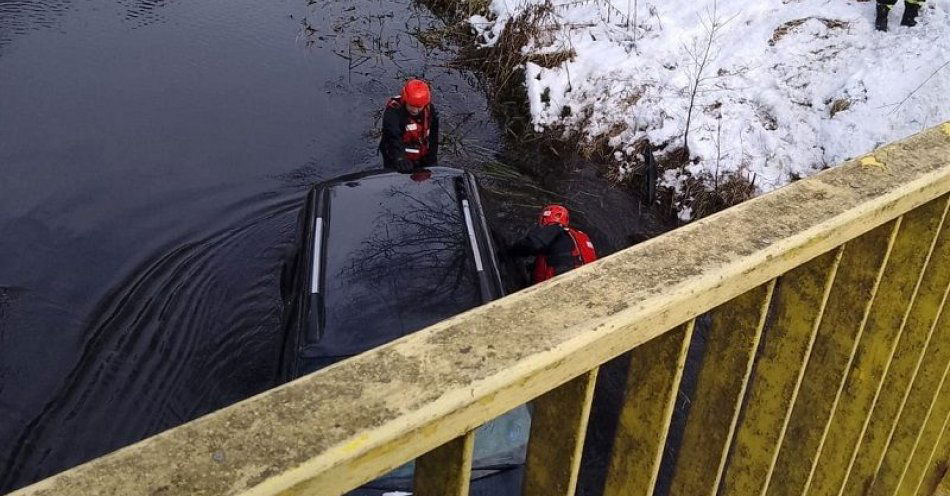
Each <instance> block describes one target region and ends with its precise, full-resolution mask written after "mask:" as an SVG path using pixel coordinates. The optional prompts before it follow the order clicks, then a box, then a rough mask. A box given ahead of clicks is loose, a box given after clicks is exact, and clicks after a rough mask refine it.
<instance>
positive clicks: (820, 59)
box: [419, 0, 950, 221]
mask: <svg viewBox="0 0 950 496" xmlns="http://www.w3.org/2000/svg"><path fill="white" fill-rule="evenodd" d="M419 3H420V4H422V5H423V6H425V7H427V8H428V9H429V10H430V11H432V12H433V13H434V14H435V15H436V16H437V17H439V18H441V19H442V21H443V22H444V23H445V25H446V26H447V28H446V29H445V32H444V33H440V35H441V36H448V37H451V38H453V39H454V40H455V41H456V42H457V44H458V45H459V46H460V47H461V55H460V58H459V60H458V63H459V64H461V65H464V66H465V67H467V68H469V69H474V70H476V71H478V72H479V73H480V74H482V75H483V76H484V77H485V86H486V89H487V93H488V98H489V101H490V102H491V105H492V111H493V112H494V114H495V116H496V118H497V119H498V120H499V122H500V123H501V124H502V127H503V130H504V132H505V135H506V139H509V140H510V143H511V144H512V145H513V147H514V148H520V149H524V150H526V152H527V153H531V154H539V153H540V154H541V155H543V156H546V157H550V158H555V159H561V160H560V161H561V162H563V161H565V160H564V159H567V158H578V159H580V160H583V161H585V162H587V163H589V164H591V165H592V166H593V167H595V168H596V169H597V170H598V171H599V172H600V173H601V174H602V175H603V176H604V177H606V178H608V179H609V180H610V181H611V182H612V183H613V184H615V185H617V186H619V187H622V188H626V189H628V190H629V191H632V192H636V191H640V189H641V188H642V184H640V181H641V178H642V172H643V168H644V162H645V151H647V150H648V149H650V150H654V151H655V155H656V158H657V162H658V165H659V186H660V188H659V195H658V200H657V202H656V203H655V204H654V205H652V206H651V207H652V208H653V209H655V210H657V211H661V212H663V211H665V212H667V213H669V214H673V215H675V216H676V217H678V218H679V220H681V221H689V220H693V219H696V218H701V217H704V216H707V215H709V214H712V213H714V212H717V211H719V210H722V209H725V208H728V207H729V206H732V205H735V204H737V203H741V202H742V201H745V200H746V199H749V198H751V197H753V196H756V195H758V194H761V193H765V192H768V191H771V190H773V189H776V188H778V187H781V186H783V185H785V184H788V183H789V182H793V181H795V180H798V179H800V178H803V177H806V176H808V175H811V174H813V173H816V172H819V171H821V170H824V169H826V168H828V167H831V166H834V165H836V164H838V163H841V162H843V161H845V160H847V159H850V158H853V157H854V156H859V155H861V154H864V153H867V152H870V151H872V150H873V149H874V148H876V147H877V146H880V145H881V144H883V143H886V142H890V141H894V140H896V139H899V138H901V137H904V136H907V135H909V134H912V133H914V132H916V131H918V130H919V129H920V128H924V127H929V126H932V125H936V124H938V123H940V122H942V121H945V120H947V119H950V108H946V106H945V105H943V104H942V102H943V101H944V98H945V95H946V94H947V92H950V68H948V62H950V41H948V40H950V0H932V1H930V2H928V3H927V5H926V7H925V8H924V9H922V13H921V16H920V24H919V25H918V26H917V27H915V28H904V27H900V28H895V29H893V30H892V32H888V33H881V32H877V31H875V30H874V29H873V23H872V21H873V2H868V1H857V0H845V1H842V2H839V3H835V4H827V3H826V2H822V1H820V0H801V1H800V2H794V3H793V4H791V5H787V4H784V3H783V4H770V3H761V2H755V1H754V0H743V1H741V2H738V3H736V2H733V3H729V4H726V3H719V2H718V1H717V0H669V1H666V2H653V1H650V0H573V1H566V0H557V1H552V0H456V1H451V0H419ZM525 162H526V163H527V164H528V167H529V169H532V170H530V172H532V173H533V174H534V175H539V174H546V173H550V172H551V171H550V167H551V166H550V165H540V164H547V163H549V162H553V161H552V160H533V161H525ZM545 167H547V168H548V170H539V169H540V168H545ZM555 172H557V171H555Z"/></svg>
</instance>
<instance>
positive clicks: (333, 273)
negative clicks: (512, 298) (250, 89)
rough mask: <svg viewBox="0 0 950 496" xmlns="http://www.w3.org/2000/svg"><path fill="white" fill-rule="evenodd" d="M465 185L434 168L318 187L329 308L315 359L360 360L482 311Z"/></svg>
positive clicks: (455, 174) (324, 296)
mask: <svg viewBox="0 0 950 496" xmlns="http://www.w3.org/2000/svg"><path fill="white" fill-rule="evenodd" d="M466 179H467V178H466V173H465V172H464V171H461V170H458V169H451V168H445V167H437V168H432V169H429V174H428V175H427V176H426V177H425V178H423V177H416V178H413V177H412V176H410V175H407V174H400V173H394V172H386V171H383V172H369V173H359V174H351V175H347V176H343V177H340V178H336V179H334V180H331V181H328V182H326V183H323V184H322V185H321V186H320V187H319V194H322V201H321V202H320V203H321V207H320V208H318V213H317V215H319V216H322V217H323V225H324V229H325V235H324V238H325V241H324V245H323V249H322V253H321V261H322V263H323V269H324V270H323V277H322V286H321V288H320V292H321V302H322V307H323V308H322V309H321V312H320V313H321V316H322V319H321V323H320V326H321V336H320V339H319V341H318V343H317V344H316V346H315V349H313V350H311V352H312V353H315V354H316V355H317V356H348V355H353V354H357V353H360V352H362V351H365V350H367V349H370V348H372V347H375V346H378V345H381V344H383V343H386V342H388V341H391V340H393V339H396V338H398V337H401V336H403V335H406V334H408V333H411V332H414V331H416V330H418V329H421V328H423V327H426V326H428V325H431V324H434V323H436V322H438V321H441V320H444V319H445V318H448V317H450V316H452V315H455V314H457V313H460V312H462V311H465V310H467V309H469V308H472V307H475V306H478V305H480V304H481V303H482V302H483V295H482V292H481V289H480V286H479V280H478V274H477V273H476V266H479V265H480V264H481V261H479V262H478V263H476V262H475V257H474V256H473V250H472V248H471V238H470V231H469V230H468V229H467V222H466V218H465V212H464V211H463V208H462V201H463V200H464V199H465V196H466V194H467V193H466V186H465V184H464V182H465V180H466ZM468 224H469V225H470V224H471V222H470V221H469V222H468Z"/></svg>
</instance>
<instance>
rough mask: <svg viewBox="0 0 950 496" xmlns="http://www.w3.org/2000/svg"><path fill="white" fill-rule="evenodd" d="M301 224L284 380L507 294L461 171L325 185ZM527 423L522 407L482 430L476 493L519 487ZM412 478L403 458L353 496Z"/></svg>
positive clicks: (379, 175) (470, 184)
mask: <svg viewBox="0 0 950 496" xmlns="http://www.w3.org/2000/svg"><path fill="white" fill-rule="evenodd" d="M301 230H302V243H303V247H304V249H303V250H301V256H300V257H299V258H298V261H297V263H296V264H295V267H294V270H293V273H294V280H295V283H294V286H295V288H296V289H295V293H296V302H295V304H294V305H291V307H290V308H291V309H292V312H293V315H291V318H290V319H289V320H290V322H292V324H291V327H290V331H289V332H288V347H287V352H286V353H285V360H284V368H285V374H286V376H287V377H286V378H287V379H291V378H294V377H298V376H300V375H303V374H306V373H309V372H313V371H315V370H319V369H320V368H323V367H326V366H328V365H330V364H333V363H335V362H338V361H340V360H343V359H346V358H348V357H350V356H353V355H356V354H359V353H362V352H363V351H367V350H369V349H372V348H374V347H377V346H380V345H382V344H385V343H387V342H389V341H392V340H394V339H397V338H400V337H402V336H405V335H407V334H410V333H412V332H415V331H418V330H420V329H422V328H425V327H427V326H429V325H432V324H435V323H437V322H439V321H442V320H444V319H446V318H448V317H451V316H453V315H456V314H458V313H460V312H463V311H465V310H468V309H470V308H474V307H476V306H479V305H481V304H483V303H486V302H488V301H491V300H494V299H496V298H500V297H501V296H503V295H504V287H503V285H502V281H501V277H500V272H499V267H498V262H497V258H496V256H495V247H494V246H493V242H492V237H491V234H490V231H489V228H488V225H487V222H486V219H485V217H484V214H483V209H482V204H481V199H480V197H479V194H478V185H477V183H476V181H475V178H474V177H473V176H472V175H471V174H469V173H467V172H464V171H461V170H458V169H452V168H446V167H434V168H431V169H428V170H426V171H421V172H417V173H415V174H401V173H396V172H388V171H375V172H365V173H359V174H353V175H347V176H342V177H339V178H336V179H333V180H330V181H327V182H324V183H321V184H319V185H317V186H315V187H314V188H313V189H312V191H311V192H310V194H309V195H308V197H307V200H306V205H305V208H304V213H303V215H302V222H301ZM529 422H530V416H529V415H528V412H527V409H526V408H525V407H520V408H519V409H516V410H514V411H512V412H510V413H509V414H506V415H505V416H502V417H500V418H498V419H496V420H493V421H492V422H489V423H488V424H486V425H484V426H482V427H481V428H479V430H478V431H477V433H476V442H475V445H476V447H475V451H476V456H475V459H476V462H475V464H474V465H473V477H474V478H479V480H475V481H474V482H473V491H475V493H477V492H478V491H479V489H478V488H484V490H485V491H487V492H486V493H485V494H501V495H503V494H507V493H509V492H512V491H513V490H514V491H516V489H517V480H518V479H519V478H520V465H521V464H522V463H523V460H524V445H525V443H526V440H527V431H528V427H529ZM411 474H412V468H411V464H407V465H406V466H404V467H401V468H400V469H397V470H396V471H394V472H392V473H390V474H387V475H386V476H384V477H382V478H380V479H377V480H376V481H373V482H372V483H370V484H369V485H367V486H364V487H363V488H361V489H359V490H357V491H355V492H354V493H353V494H359V495H369V494H381V493H382V492H384V491H392V490H411ZM493 481H494V482H493ZM475 493H473V494H475Z"/></svg>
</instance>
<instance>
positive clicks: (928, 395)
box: [869, 295, 950, 496]
mask: <svg viewBox="0 0 950 496" xmlns="http://www.w3.org/2000/svg"><path fill="white" fill-rule="evenodd" d="M946 298H947V295H945V296H944V299H945V301H946ZM947 343H950V306H948V305H947V304H946V302H945V303H944V305H943V311H942V312H941V314H940V317H939V318H938V319H937V322H936V323H935V324H934V331H933V336H932V337H931V340H930V343H929V345H928V346H927V349H926V351H924V359H923V361H922V363H921V366H920V370H919V371H918V372H917V375H916V377H915V378H914V382H913V384H912V385H911V388H910V392H909V394H908V397H907V400H906V404H905V406H904V408H903V409H902V410H901V415H900V417H899V418H898V420H897V424H896V428H895V429H894V431H893V434H892V435H891V442H890V443H889V444H888V446H887V451H886V452H885V453H884V459H883V460H882V462H881V468H879V469H878V471H877V474H876V475H875V477H874V484H873V485H872V486H871V492H870V493H869V494H870V495H871V496H875V495H887V496H889V495H891V494H894V493H895V492H896V491H897V489H898V488H899V487H900V485H901V483H902V482H903V479H904V477H905V475H906V473H907V469H908V464H909V463H910V461H911V460H912V459H913V458H914V456H913V454H914V451H916V450H917V448H918V447H919V444H920V442H921V435H922V434H923V433H924V432H926V431H927V429H926V427H927V424H928V423H930V422H931V418H934V417H938V418H939V420H938V419H937V418H934V421H937V422H940V423H941V425H938V426H937V427H933V428H932V430H931V435H934V434H937V433H939V432H940V431H939V430H937V429H941V428H942V422H943V420H944V418H945V417H946V415H947V413H950V384H948V383H947V373H948V371H950V346H948V345H947ZM941 393H942V394H941ZM936 441H937V440H936V439H926V440H925V441H924V442H925V443H926V444H925V446H927V447H928V449H929V447H931V446H933V443H935V442H936ZM920 468H922V467H915V472H916V470H918V469H920ZM915 485H916V484H915Z"/></svg>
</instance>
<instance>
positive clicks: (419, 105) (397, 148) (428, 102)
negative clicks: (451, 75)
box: [379, 79, 439, 172]
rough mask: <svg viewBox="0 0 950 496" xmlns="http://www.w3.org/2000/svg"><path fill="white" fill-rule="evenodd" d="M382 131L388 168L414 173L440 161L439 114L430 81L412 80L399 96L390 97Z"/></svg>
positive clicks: (385, 161) (384, 159) (384, 161)
mask: <svg viewBox="0 0 950 496" xmlns="http://www.w3.org/2000/svg"><path fill="white" fill-rule="evenodd" d="M382 134H383V136H382V138H381V139H380V141H379V151H380V153H382V154H383V166H384V167H386V168H387V169H393V170H397V171H399V172H412V171H413V170H414V169H418V168H423V167H433V166H435V165H437V164H438V156H439V116H438V114H437V113H436V111H435V106H433V105H432V97H431V94H430V91H429V85H428V84H426V83H425V82H424V81H421V80H418V79H410V80H409V81H407V82H406V85H405V86H403V88H402V93H401V94H400V95H399V96H397V97H393V98H390V99H389V102H387V103H386V110H384V111H383V133H382Z"/></svg>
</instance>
